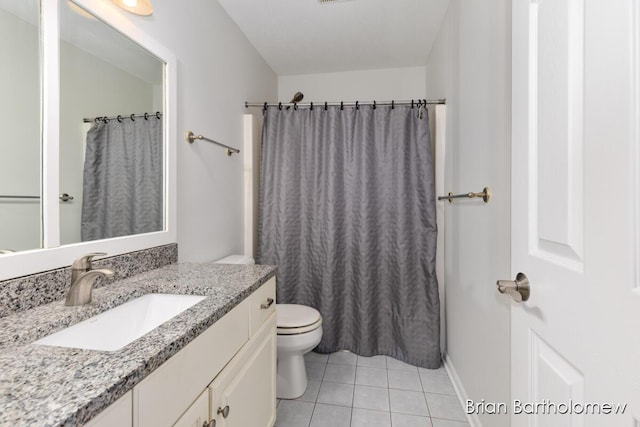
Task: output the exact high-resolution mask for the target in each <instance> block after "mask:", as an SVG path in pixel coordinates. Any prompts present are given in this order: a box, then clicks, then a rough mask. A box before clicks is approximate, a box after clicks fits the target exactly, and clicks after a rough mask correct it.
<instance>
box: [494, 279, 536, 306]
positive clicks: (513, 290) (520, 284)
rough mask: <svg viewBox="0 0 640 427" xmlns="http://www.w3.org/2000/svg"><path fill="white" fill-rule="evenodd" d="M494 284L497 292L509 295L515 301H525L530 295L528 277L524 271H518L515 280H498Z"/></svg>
mask: <svg viewBox="0 0 640 427" xmlns="http://www.w3.org/2000/svg"><path fill="white" fill-rule="evenodd" d="M496 286H497V288H498V292H500V293H501V294H508V295H511V298H513V300H514V301H515V302H522V301H526V300H528V299H529V296H530V295H531V287H530V286H529V279H528V278H527V275H526V274H524V273H518V275H517V276H516V280H498V281H497V282H496Z"/></svg>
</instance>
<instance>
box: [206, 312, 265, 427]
mask: <svg viewBox="0 0 640 427" xmlns="http://www.w3.org/2000/svg"><path fill="white" fill-rule="evenodd" d="M275 321H276V319H275V314H272V315H271V316H270V317H269V318H268V319H267V321H266V322H265V323H264V325H263V326H262V328H260V330H259V331H258V333H257V334H256V335H255V336H254V337H253V338H252V339H251V340H250V341H249V343H250V344H248V345H247V346H246V347H245V348H244V349H243V350H242V352H241V353H240V354H238V355H237V356H236V357H235V358H234V361H233V362H232V363H231V364H230V365H229V366H227V367H226V368H225V369H224V370H223V371H222V373H221V374H220V375H219V376H218V377H217V378H216V379H215V380H214V381H213V383H211V385H210V386H209V389H210V391H211V416H212V418H214V419H216V420H217V422H218V423H217V426H218V427H247V426H251V427H272V426H273V425H274V423H275V420H276V323H275ZM225 415H226V416H225Z"/></svg>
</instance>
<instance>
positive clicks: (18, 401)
mask: <svg viewBox="0 0 640 427" xmlns="http://www.w3.org/2000/svg"><path fill="white" fill-rule="evenodd" d="M275 273H276V267H274V266H265V265H256V266H244V265H225V264H215V263H203V264H200V263H180V264H172V265H169V266H165V267H162V268H159V269H155V270H151V271H148V272H146V273H141V274H138V275H135V276H132V277H129V278H127V279H124V280H120V281H118V282H116V283H113V284H111V285H109V286H103V287H101V288H99V289H96V290H94V293H93V302H92V303H91V304H89V305H86V306H81V307H65V306H64V301H55V302H52V303H49V304H45V305H41V306H39V307H36V308H33V309H30V310H26V311H21V312H18V313H14V314H12V315H9V316H6V317H4V318H2V319H0V425H11V426H31V425H39V426H60V425H82V424H84V423H86V422H87V421H89V420H90V419H91V418H93V417H94V416H95V415H97V414H98V413H100V412H101V411H103V410H104V409H106V408H107V407H108V406H109V405H110V404H111V403H113V402H115V401H116V400H117V399H118V398H119V397H120V396H122V395H124V394H125V393H126V392H127V391H129V390H131V389H132V388H133V387H134V386H135V385H136V384H138V383H139V382H140V381H141V380H142V379H144V378H145V377H146V376H147V375H149V374H150V373H151V372H153V371H154V370H155V369H156V368H158V367H159V366H160V365H162V364H163V363H164V362H165V361H167V360H168V359H169V358H170V357H171V356H173V355H174V354H176V353H177V352H178V351H180V350H181V349H182V348H183V347H184V346H186V345H187V344H188V343H189V342H191V341H192V340H193V339H195V338H196V337H197V336H198V335H200V334H201V333H202V332H204V331H205V330H206V329H208V328H209V327H210V326H211V325H213V324H214V323H215V322H216V321H217V320H218V319H220V318H221V317H222V316H224V315H225V314H226V313H228V312H229V311H231V309H233V308H234V307H235V306H237V305H238V304H239V303H240V302H242V301H243V300H244V299H245V298H246V297H247V296H249V295H250V294H251V293H252V292H254V291H255V290H256V289H258V288H259V287H260V286H261V285H262V284H263V283H265V282H266V281H267V280H268V279H270V278H271V277H272V276H274V275H275ZM149 293H173V294H191V295H204V296H207V298H206V299H205V300H203V301H202V302H200V303H198V304H196V305H194V306H193V307H191V308H190V309H188V310H186V311H184V312H182V313H181V314H179V315H178V316H176V317H174V318H172V319H171V320H169V321H167V322H166V323H164V324H162V325H160V326H159V327H157V328H156V329H154V330H152V331H151V332H149V333H148V334H146V335H144V336H143V337H141V338H139V339H137V340H135V341H133V342H132V343H131V344H129V345H127V346H125V347H123V348H122V349H120V350H116V351H113V352H102V351H91V350H80V349H73V348H62V347H50V346H40V345H36V344H32V343H33V341H34V340H36V339H39V338H42V337H44V336H46V335H48V334H50V333H53V332H55V331H58V330H61V329H63V328H66V327H67V326H70V325H72V324H75V323H78V322H80V321H82V320H85V319H87V318H89V317H92V316H94V315H96V314H98V313H101V312H104V311H106V310H108V309H110V308H113V307H115V306H117V305H119V304H122V303H124V302H126V301H129V300H132V299H134V298H136V297H139V296H142V295H145V294H149Z"/></svg>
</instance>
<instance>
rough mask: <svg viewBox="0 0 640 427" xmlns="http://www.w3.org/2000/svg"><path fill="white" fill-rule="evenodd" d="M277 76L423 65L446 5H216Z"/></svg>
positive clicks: (287, 1) (299, 0)
mask: <svg viewBox="0 0 640 427" xmlns="http://www.w3.org/2000/svg"><path fill="white" fill-rule="evenodd" d="M218 1H219V2H220V4H221V5H222V7H223V8H224V9H225V10H226V11H227V13H228V14H229V15H230V16H231V18H232V19H233V20H234V21H235V22H236V23H237V24H238V26H239V27H240V28H241V29H242V31H243V32H244V33H245V34H246V36H247V38H248V39H249V41H250V42H251V43H252V44H253V45H254V46H255V47H256V49H257V50H258V51H259V52H260V54H261V55H262V56H263V57H264V59H265V60H266V61H267V63H269V65H270V66H271V68H273V70H274V71H275V72H276V73H277V74H278V75H280V76H286V75H294V74H313V73H327V72H338V71H352V70H367V69H380V68H397V67H413V66H423V65H426V63H427V57H428V55H429V52H430V50H431V46H432V44H433V42H434V40H435V37H436V35H437V33H438V30H439V29H440V25H441V24H442V20H443V18H444V15H445V12H446V10H447V6H448V4H449V0H341V1H335V2H330V3H320V2H319V0H218Z"/></svg>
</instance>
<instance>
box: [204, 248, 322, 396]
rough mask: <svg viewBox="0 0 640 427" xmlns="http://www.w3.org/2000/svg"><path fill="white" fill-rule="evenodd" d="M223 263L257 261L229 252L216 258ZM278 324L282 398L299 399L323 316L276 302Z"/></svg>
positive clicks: (295, 305) (279, 381)
mask: <svg viewBox="0 0 640 427" xmlns="http://www.w3.org/2000/svg"><path fill="white" fill-rule="evenodd" d="M216 262H217V263H220V264H246V265H251V264H254V263H255V261H254V260H253V258H251V257H248V256H245V255H230V256H228V257H225V258H222V259H219V260H218V261H216ZM276 318H277V320H276V323H277V327H278V344H277V346H278V369H277V371H278V382H277V388H276V396H277V397H278V398H279V399H296V398H298V397H300V396H302V395H303V394H304V392H305V390H306V389H307V371H306V368H305V365H304V355H305V354H307V353H308V352H310V351H311V350H313V348H314V347H315V346H317V345H318V344H319V343H320V340H321V339H322V316H320V312H318V310H316V309H315V308H311V307H307V306H306V305H299V304H276Z"/></svg>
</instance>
